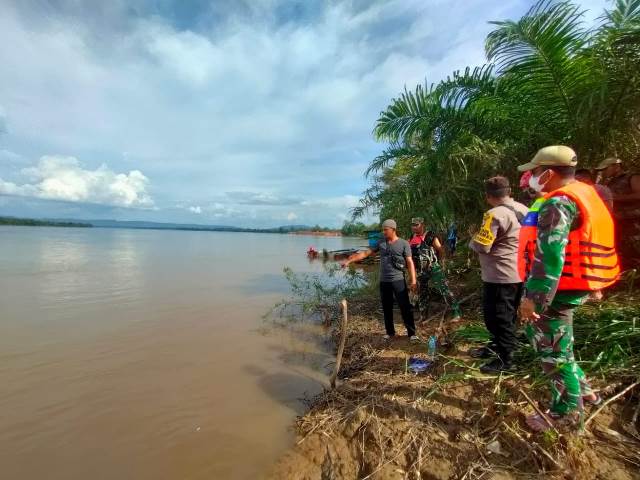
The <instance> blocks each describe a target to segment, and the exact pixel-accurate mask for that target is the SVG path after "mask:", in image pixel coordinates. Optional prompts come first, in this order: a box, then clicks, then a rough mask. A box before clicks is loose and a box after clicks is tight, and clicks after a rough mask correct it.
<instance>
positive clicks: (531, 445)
mask: <svg viewBox="0 0 640 480" xmlns="http://www.w3.org/2000/svg"><path fill="white" fill-rule="evenodd" d="M502 424H503V425H504V426H505V427H507V430H509V431H510V432H511V433H513V434H514V435H515V436H516V437H517V438H518V439H519V440H520V441H521V442H522V443H524V444H525V446H526V447H527V448H528V449H529V451H530V452H532V453H535V451H536V450H538V451H539V452H540V453H542V454H543V455H544V456H545V457H547V458H548V459H549V460H551V462H552V463H553V464H554V465H555V466H556V467H558V468H560V469H562V465H560V464H559V463H558V461H557V460H556V459H555V458H553V455H551V454H550V453H549V452H547V451H546V450H545V449H544V448H542V447H541V446H540V445H538V444H537V443H536V442H531V443H529V442H527V441H526V440H525V439H524V438H522V435H520V434H519V433H518V432H516V431H515V430H514V429H513V428H511V427H510V426H509V425H507V424H506V423H504V422H502Z"/></svg>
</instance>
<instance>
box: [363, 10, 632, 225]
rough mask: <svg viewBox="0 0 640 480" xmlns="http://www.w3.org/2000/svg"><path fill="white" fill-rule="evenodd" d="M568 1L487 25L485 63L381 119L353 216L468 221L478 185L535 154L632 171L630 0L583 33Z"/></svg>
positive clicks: (403, 100)
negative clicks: (570, 154)
mask: <svg viewBox="0 0 640 480" xmlns="http://www.w3.org/2000/svg"><path fill="white" fill-rule="evenodd" d="M584 13H585V12H584V10H583V9H582V8H581V7H580V6H579V5H578V4H576V3H573V2H571V1H556V0H541V1H538V2H537V3H536V4H535V5H534V6H533V7H532V8H531V9H530V10H529V11H528V12H527V13H526V14H525V15H524V16H523V17H522V18H520V19H519V20H516V21H512V20H505V21H495V22H491V24H493V25H494V26H495V29H494V30H493V31H492V32H491V33H489V35H488V36H487V38H486V41H485V52H486V58H487V63H486V64H485V65H483V66H480V67H476V68H469V67H467V68H466V69H465V70H463V71H456V72H454V73H453V74H452V75H451V76H449V77H447V78H446V79H445V80H443V81H441V82H439V83H438V84H431V85H429V84H426V83H425V84H424V85H418V86H417V87H416V88H415V89H414V90H407V89H406V87H405V91H404V92H403V93H402V94H401V95H400V96H399V97H398V98H395V99H393V100H392V101H391V103H390V104H389V105H388V106H387V108H386V109H385V110H384V111H382V112H381V114H380V116H379V118H378V120H377V122H376V125H375V128H374V131H373V133H374V136H375V138H376V139H377V140H378V141H381V142H386V143H387V144H388V147H387V148H386V149H385V150H384V151H383V153H382V154H381V155H380V156H378V157H377V158H375V159H374V160H373V161H372V162H371V164H370V165H369V167H368V169H367V170H366V172H365V173H366V175H367V177H368V178H369V179H370V181H371V186H370V187H369V188H368V189H367V190H365V192H363V195H362V197H361V200H360V203H359V205H358V206H357V207H356V208H354V209H353V211H352V214H353V218H354V220H355V219H357V218H360V217H361V216H363V215H364V214H365V213H366V212H367V211H372V210H373V211H377V212H380V216H381V218H390V217H391V218H395V219H396V220H398V221H399V222H400V223H401V224H408V223H409V219H410V218H411V217H412V216H422V217H425V219H426V220H427V221H428V223H429V225H430V226H432V227H433V228H437V229H440V230H444V229H446V227H447V226H448V225H450V224H451V223H454V222H455V223H456V224H458V225H459V226H462V227H466V226H469V225H472V224H474V223H477V221H478V220H479V218H480V217H481V213H482V211H483V210H484V209H485V205H484V193H483V180H484V179H486V178H488V177H491V176H494V175H497V174H502V175H506V176H508V177H509V178H510V180H511V181H512V184H513V185H515V186H517V181H518V173H517V171H516V166H517V165H518V164H521V163H524V162H526V161H528V160H529V159H530V158H531V157H532V156H533V155H534V154H535V152H536V151H537V150H538V149H539V148H541V147H544V146H546V145H553V144H566V145H570V146H572V147H573V148H574V149H575V150H576V152H577V153H578V160H579V166H581V167H586V168H590V167H593V166H595V164H596V163H598V162H599V161H600V160H602V159H604V158H606V157H608V156H617V157H619V158H621V159H622V160H623V161H624V162H625V164H626V165H628V166H630V167H632V168H633V167H638V166H639V164H640V159H639V154H640V0H615V1H614V2H613V3H612V6H611V7H610V8H608V9H606V10H605V11H604V12H603V14H602V16H601V17H600V18H599V19H598V20H597V22H596V24H595V25H594V26H592V27H587V26H586V25H585V21H584Z"/></svg>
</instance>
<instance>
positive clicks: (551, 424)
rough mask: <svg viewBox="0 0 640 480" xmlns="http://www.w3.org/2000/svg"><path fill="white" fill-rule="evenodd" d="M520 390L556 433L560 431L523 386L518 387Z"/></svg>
mask: <svg viewBox="0 0 640 480" xmlns="http://www.w3.org/2000/svg"><path fill="white" fill-rule="evenodd" d="M518 391H519V392H520V393H521V394H522V396H523V397H524V398H526V400H527V402H529V405H531V406H532V407H533V409H534V410H535V411H536V413H537V414H538V415H540V416H541V417H542V418H544V421H545V422H547V425H549V426H550V427H551V428H552V429H553V430H554V431H555V432H556V433H558V430H556V426H555V425H554V424H553V422H552V421H551V420H549V417H547V416H546V415H545V414H544V412H543V411H542V410H540V408H538V406H537V405H536V404H535V403H533V400H531V399H530V398H529V395H527V394H526V393H524V391H523V390H522V389H521V388H520V389H518Z"/></svg>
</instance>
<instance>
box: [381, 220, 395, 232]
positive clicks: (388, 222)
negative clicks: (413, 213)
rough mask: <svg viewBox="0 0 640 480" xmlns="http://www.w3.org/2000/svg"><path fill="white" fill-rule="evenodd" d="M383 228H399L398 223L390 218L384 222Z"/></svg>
mask: <svg viewBox="0 0 640 480" xmlns="http://www.w3.org/2000/svg"><path fill="white" fill-rule="evenodd" d="M382 228H393V229H394V230H397V229H398V225H397V224H396V221H395V220H391V219H388V220H385V221H384V222H382Z"/></svg>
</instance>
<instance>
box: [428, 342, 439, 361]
mask: <svg viewBox="0 0 640 480" xmlns="http://www.w3.org/2000/svg"><path fill="white" fill-rule="evenodd" d="M437 344H438V341H437V339H436V336H435V335H431V336H430V337H429V342H428V343H427V355H428V357H429V360H431V361H432V362H433V361H434V360H435V359H436V347H437Z"/></svg>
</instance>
